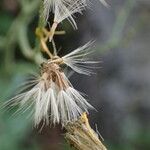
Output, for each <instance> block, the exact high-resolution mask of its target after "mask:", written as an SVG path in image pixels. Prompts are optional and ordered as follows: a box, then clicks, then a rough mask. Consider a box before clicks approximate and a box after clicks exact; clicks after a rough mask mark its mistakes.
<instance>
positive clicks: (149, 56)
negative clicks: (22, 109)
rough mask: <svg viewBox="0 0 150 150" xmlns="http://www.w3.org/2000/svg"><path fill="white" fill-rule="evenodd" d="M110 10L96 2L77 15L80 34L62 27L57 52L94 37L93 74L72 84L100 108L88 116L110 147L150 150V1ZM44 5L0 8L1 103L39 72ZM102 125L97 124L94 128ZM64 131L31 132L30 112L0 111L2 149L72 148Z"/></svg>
mask: <svg viewBox="0 0 150 150" xmlns="http://www.w3.org/2000/svg"><path fill="white" fill-rule="evenodd" d="M107 2H108V3H109V5H110V7H109V8H105V7H104V6H103V5H102V4H100V3H99V1H98V0H92V5H91V7H90V9H88V10H87V11H86V12H84V13H83V15H76V16H77V17H76V21H77V23H78V28H79V30H77V31H74V30H73V29H72V27H71V26H70V24H69V23H67V22H64V23H63V24H61V25H60V26H59V28H60V30H61V29H64V30H66V35H64V36H59V37H58V36H57V37H55V42H56V44H57V49H59V50H60V52H59V55H62V54H65V53H67V52H69V51H71V50H73V49H75V48H77V47H78V46H80V45H83V44H85V43H86V42H88V41H89V40H91V39H92V40H95V46H94V47H93V49H91V50H93V51H94V55H93V58H94V59H95V60H98V61H99V60H100V61H101V63H100V67H101V68H99V69H97V70H94V72H96V74H94V75H93V76H90V77H86V76H81V75H78V74H73V75H72V76H71V78H70V80H71V82H72V83H73V85H74V86H75V88H77V89H78V90H80V91H83V92H84V93H86V94H88V96H89V99H90V102H91V103H92V104H93V106H94V107H95V108H96V109H97V110H98V112H95V111H91V114H90V116H89V117H90V121H91V125H92V127H93V128H94V129H95V130H96V129H98V130H99V132H100V133H101V135H102V137H103V138H104V140H105V141H104V143H105V145H106V147H107V148H108V149H110V150H120V149H121V150H150V49H149V47H150V1H149V0H107ZM39 4H40V0H18V1H17V0H1V3H0V103H3V102H4V101H6V100H7V99H9V98H10V97H11V96H13V95H14V93H15V92H16V91H17V87H19V85H20V84H21V83H22V82H23V81H25V79H26V76H27V75H28V74H29V73H32V72H34V71H38V67H39V66H38V65H37V63H39V62H40V61H41V59H42V58H41V55H40V53H39V52H37V51H36V50H37V49H36V48H37V47H36V45H35V43H36V42H35V41H36V39H35V28H36V26H37V24H38V10H39ZM96 126H97V127H96ZM63 134H64V133H63V132H62V131H61V128H60V127H59V126H58V127H56V128H54V127H52V128H50V127H44V128H43V130H42V131H41V132H40V131H39V129H34V128H33V127H32V124H31V122H30V121H29V120H27V119H26V115H22V116H20V117H16V118H15V117H11V111H10V112H7V113H1V114H0V150H10V149H11V150H68V149H70V148H69V146H68V145H67V144H66V143H65V141H64V139H63Z"/></svg>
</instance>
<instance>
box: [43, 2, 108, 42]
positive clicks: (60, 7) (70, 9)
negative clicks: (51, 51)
mask: <svg viewBox="0 0 150 150" xmlns="http://www.w3.org/2000/svg"><path fill="white" fill-rule="evenodd" d="M100 1H101V2H102V3H103V4H104V5H105V6H107V3H106V2H105V0H100ZM89 3H90V0H44V2H43V5H44V12H43V14H44V18H45V20H46V21H47V20H48V17H49V13H50V12H53V14H54V20H53V25H52V28H51V36H50V41H51V40H52V38H53V35H54V33H55V30H56V28H57V26H58V24H59V23H60V22H62V21H63V20H65V19H68V21H69V22H70V23H71V25H72V26H73V27H74V28H75V29H77V25H76V22H75V20H74V18H73V15H74V14H75V13H80V14H81V13H82V11H83V10H85V9H86V7H87V6H88V4H89Z"/></svg>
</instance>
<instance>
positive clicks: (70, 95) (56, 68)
mask: <svg viewBox="0 0 150 150" xmlns="http://www.w3.org/2000/svg"><path fill="white" fill-rule="evenodd" d="M89 45H90V42H89V43H87V44H86V45H84V46H82V47H80V48H78V49H76V50H74V51H73V52H71V53H69V54H67V55H65V56H64V57H62V58H59V57H56V58H54V59H53V60H48V61H47V62H45V63H43V64H42V67H41V74H40V76H39V77H38V78H36V79H34V80H31V81H29V82H28V83H27V85H26V87H25V89H24V90H23V91H24V92H22V93H21V94H19V95H17V96H16V97H14V98H12V99H11V100H9V101H8V102H6V104H5V107H6V106H9V107H12V106H19V109H18V110H17V112H15V114H20V113H24V112H27V111H29V110H30V117H31V118H32V119H33V120H34V126H35V127H36V126H38V125H39V124H40V123H41V122H43V123H44V124H46V125H50V124H53V125H55V124H56V123H60V124H61V125H62V126H64V125H65V124H67V123H68V122H71V121H75V120H77V119H78V117H79V116H80V115H81V114H83V113H84V112H87V113H88V109H89V108H93V107H92V106H91V105H90V104H89V103H88V102H87V101H86V99H85V98H84V97H83V95H82V94H81V93H79V92H78V91H77V90H75V89H74V88H73V86H72V84H71V83H70V82H69V80H68V78H67V77H66V75H65V74H64V72H63V70H62V68H61V64H66V65H68V66H70V67H71V68H72V69H74V70H75V71H76V72H78V73H82V74H89V73H90V72H89V71H88V69H87V68H86V67H85V66H84V65H86V63H88V64H89V63H94V62H91V61H89V62H88V60H86V59H85V55H87V54H88V53H87V52H86V53H85V54H84V52H85V50H86V49H87V48H88V47H89ZM83 58H84V59H83Z"/></svg>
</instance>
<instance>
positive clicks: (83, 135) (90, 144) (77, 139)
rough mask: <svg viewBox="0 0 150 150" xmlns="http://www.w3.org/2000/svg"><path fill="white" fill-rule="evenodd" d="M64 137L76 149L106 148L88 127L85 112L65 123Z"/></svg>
mask: <svg viewBox="0 0 150 150" xmlns="http://www.w3.org/2000/svg"><path fill="white" fill-rule="evenodd" d="M65 128H66V130H67V133H66V134H65V138H66V140H67V141H68V143H69V144H70V145H71V146H72V147H73V148H75V149H77V150H107V149H106V147H105V146H104V145H103V144H102V142H101V141H100V139H99V137H98V135H97V134H96V133H95V131H94V130H93V129H92V128H91V127H90V124H89V121H88V118H87V115H86V113H84V114H83V115H82V116H81V117H80V119H79V120H77V121H76V122H71V123H68V124H67V125H66V127H65Z"/></svg>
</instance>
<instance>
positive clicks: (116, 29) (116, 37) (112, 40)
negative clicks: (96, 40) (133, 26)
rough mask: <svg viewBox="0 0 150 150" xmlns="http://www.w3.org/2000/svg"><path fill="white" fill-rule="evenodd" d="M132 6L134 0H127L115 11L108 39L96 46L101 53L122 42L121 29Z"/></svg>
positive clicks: (123, 27) (122, 29)
mask: <svg viewBox="0 0 150 150" xmlns="http://www.w3.org/2000/svg"><path fill="white" fill-rule="evenodd" d="M134 6H135V1H134V0H127V1H126V2H125V5H124V7H123V8H122V9H121V10H120V11H119V12H117V14H118V15H117V18H116V21H115V24H114V25H113V28H112V32H111V35H110V37H109V39H108V41H107V42H106V43H105V44H104V45H102V46H100V47H98V49H99V51H100V52H101V53H103V52H107V51H108V50H110V49H113V48H115V47H118V46H119V45H121V44H122V42H123V41H124V34H123V31H124V29H125V25H126V23H127V20H128V18H129V16H130V14H131V11H132V10H133V7H134Z"/></svg>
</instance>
